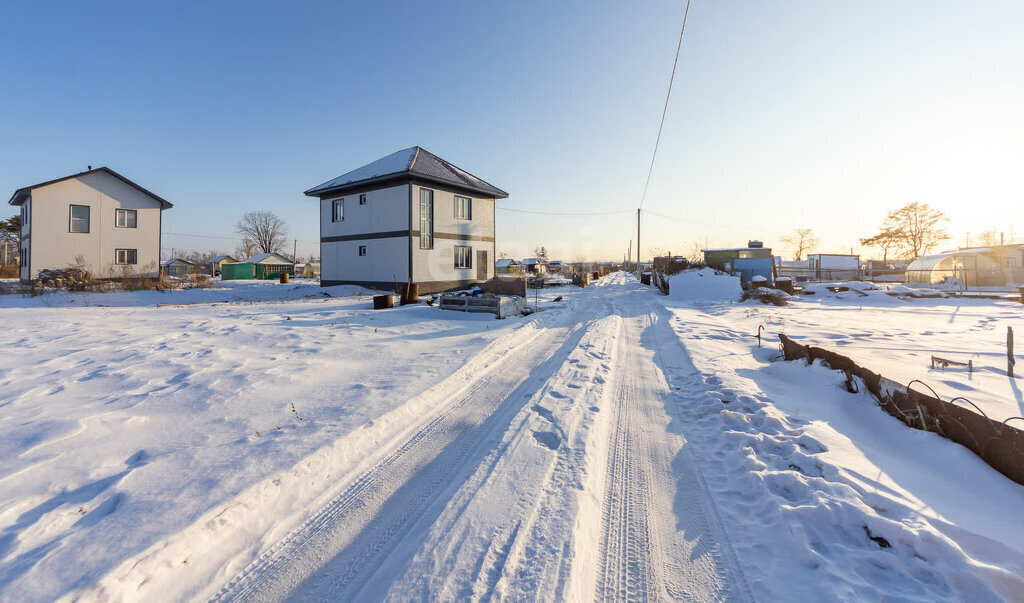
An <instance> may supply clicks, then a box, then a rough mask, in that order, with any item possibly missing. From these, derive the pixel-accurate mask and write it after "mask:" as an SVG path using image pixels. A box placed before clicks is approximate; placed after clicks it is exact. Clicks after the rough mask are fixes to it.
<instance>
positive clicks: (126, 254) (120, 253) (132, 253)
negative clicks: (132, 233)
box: [114, 249, 139, 264]
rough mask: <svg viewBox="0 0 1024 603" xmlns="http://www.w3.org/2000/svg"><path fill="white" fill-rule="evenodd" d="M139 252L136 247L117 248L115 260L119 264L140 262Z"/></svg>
mask: <svg viewBox="0 0 1024 603" xmlns="http://www.w3.org/2000/svg"><path fill="white" fill-rule="evenodd" d="M138 256H139V252H138V250H136V249H115V250H114V262H115V263H117V264H138V263H139V262H138Z"/></svg>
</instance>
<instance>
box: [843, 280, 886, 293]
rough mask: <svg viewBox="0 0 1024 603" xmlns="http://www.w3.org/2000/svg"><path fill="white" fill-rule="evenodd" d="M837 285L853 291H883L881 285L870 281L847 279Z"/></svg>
mask: <svg viewBox="0 0 1024 603" xmlns="http://www.w3.org/2000/svg"><path fill="white" fill-rule="evenodd" d="M836 286H837V287H846V288H847V289H849V290H851V291H881V289H882V288H881V287H879V286H878V285H876V284H874V283H871V282H868V281H847V282H845V283H842V284H840V285H836Z"/></svg>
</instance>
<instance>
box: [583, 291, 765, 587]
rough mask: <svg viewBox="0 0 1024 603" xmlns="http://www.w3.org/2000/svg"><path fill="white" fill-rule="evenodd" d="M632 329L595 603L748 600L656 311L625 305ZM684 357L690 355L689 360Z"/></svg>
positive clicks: (622, 356) (620, 384)
mask: <svg viewBox="0 0 1024 603" xmlns="http://www.w3.org/2000/svg"><path fill="white" fill-rule="evenodd" d="M621 299H622V301H623V303H624V304H625V306H624V307H623V308H621V313H622V314H623V316H627V317H630V318H627V319H626V324H625V325H624V328H623V335H622V337H621V339H620V344H619V346H620V347H619V349H618V352H617V354H616V358H617V362H616V363H615V365H614V368H613V374H612V377H611V378H612V381H613V383H614V384H615V386H614V387H613V388H612V392H613V396H614V402H615V403H616V404H617V408H616V409H615V415H614V424H613V425H612V426H611V432H612V433H611V435H610V441H609V445H608V460H607V466H606V471H605V484H604V500H603V509H602V522H601V529H602V536H601V547H600V555H601V559H600V562H599V567H598V568H597V580H596V585H595V593H594V595H595V598H596V599H598V600H603V601H608V600H614V601H650V600H656V601H659V600H678V599H684V600H734V599H739V600H743V599H749V588H746V587H745V580H744V578H743V576H742V573H740V571H739V569H738V565H737V564H736V563H735V559H734V554H732V553H731V548H732V547H731V544H730V543H729V542H728V540H727V539H726V538H725V537H724V531H722V530H721V529H719V527H718V526H717V524H716V522H715V520H716V519H717V516H716V515H715V513H714V504H713V501H712V500H711V498H710V492H709V491H708V487H707V484H706V483H705V482H704V480H703V476H701V475H700V473H699V471H697V470H696V467H695V466H694V464H693V462H692V460H691V457H692V454H693V451H692V449H691V447H688V445H687V444H686V441H685V439H684V438H683V437H682V435H681V434H679V433H678V430H676V429H674V428H673V426H672V422H673V421H678V417H677V416H676V415H677V409H676V406H675V400H674V396H673V394H672V393H671V390H670V388H669V384H668V382H667V378H668V377H667V375H666V372H668V373H670V374H671V373H672V368H671V367H670V366H667V365H668V364H669V363H666V361H665V357H664V352H663V350H662V349H661V346H660V345H659V341H658V337H657V330H658V329H659V328H664V327H663V325H661V324H659V322H661V321H660V320H659V315H658V312H657V310H656V305H655V304H654V303H651V302H652V300H650V299H649V298H646V299H645V297H628V298H627V297H623V298H621ZM679 352H683V353H685V352H684V351H683V350H679Z"/></svg>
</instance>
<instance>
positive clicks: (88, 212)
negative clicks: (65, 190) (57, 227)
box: [68, 203, 92, 234]
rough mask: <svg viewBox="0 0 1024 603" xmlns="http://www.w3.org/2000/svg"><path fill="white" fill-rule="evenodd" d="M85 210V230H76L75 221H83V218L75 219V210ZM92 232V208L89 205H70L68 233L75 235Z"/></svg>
mask: <svg viewBox="0 0 1024 603" xmlns="http://www.w3.org/2000/svg"><path fill="white" fill-rule="evenodd" d="M76 207H84V208H85V218H84V219H85V230H75V220H82V219H83V218H75V208H76ZM90 230H92V208H91V207H90V206H88V205H76V204H74V203H69V204H68V232H73V233H75V234H89V231H90Z"/></svg>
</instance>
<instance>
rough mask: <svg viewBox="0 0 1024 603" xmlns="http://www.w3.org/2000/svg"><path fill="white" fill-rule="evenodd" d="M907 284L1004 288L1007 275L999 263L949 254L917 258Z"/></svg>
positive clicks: (973, 255)
mask: <svg viewBox="0 0 1024 603" xmlns="http://www.w3.org/2000/svg"><path fill="white" fill-rule="evenodd" d="M904 278H905V280H906V282H908V283H920V284H923V285H943V284H945V285H949V286H953V285H957V286H964V287H1002V286H1005V285H1006V275H1005V274H1004V273H1003V269H1002V267H1000V266H999V263H998V262H996V261H995V260H993V259H992V258H990V257H988V256H987V255H982V254H980V253H970V252H967V253H964V252H957V251H950V252H947V253H937V254H935V255H926V256H922V257H919V258H917V259H916V260H914V261H913V262H911V263H910V265H909V266H907V272H906V276H905V277H904Z"/></svg>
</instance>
